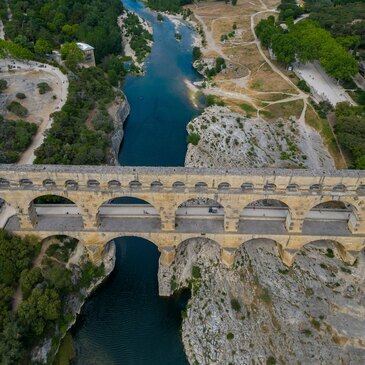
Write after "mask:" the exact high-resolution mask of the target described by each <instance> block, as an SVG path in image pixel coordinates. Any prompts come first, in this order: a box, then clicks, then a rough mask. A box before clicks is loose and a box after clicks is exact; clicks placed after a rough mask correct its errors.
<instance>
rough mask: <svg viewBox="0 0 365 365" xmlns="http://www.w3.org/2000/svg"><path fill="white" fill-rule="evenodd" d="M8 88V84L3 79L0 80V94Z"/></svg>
mask: <svg viewBox="0 0 365 365" xmlns="http://www.w3.org/2000/svg"><path fill="white" fill-rule="evenodd" d="M7 87H8V82H7V81H6V80H4V79H1V80H0V92H2V91H4V90H5V89H6V88H7Z"/></svg>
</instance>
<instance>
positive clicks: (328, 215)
mask: <svg viewBox="0 0 365 365" xmlns="http://www.w3.org/2000/svg"><path fill="white" fill-rule="evenodd" d="M358 224H359V220H358V211H357V208H356V207H355V206H354V205H352V204H350V203H347V202H344V201H339V200H329V201H325V202H322V203H320V204H317V205H315V206H314V207H312V208H311V209H310V211H309V212H307V214H306V215H305V218H304V222H303V233H307V234H312V233H318V232H323V234H329V235H343V234H345V235H346V234H347V233H348V230H350V231H356V230H357V227H358Z"/></svg>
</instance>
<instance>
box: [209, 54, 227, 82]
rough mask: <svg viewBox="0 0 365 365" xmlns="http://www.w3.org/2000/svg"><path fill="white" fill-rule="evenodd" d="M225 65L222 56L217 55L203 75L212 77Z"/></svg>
mask: <svg viewBox="0 0 365 365" xmlns="http://www.w3.org/2000/svg"><path fill="white" fill-rule="evenodd" d="M226 67H227V66H226V61H225V60H224V58H222V57H218V58H216V60H215V65H214V67H212V68H206V70H205V76H207V77H208V78H209V77H213V76H215V75H217V74H219V73H220V72H221V71H222V70H223V69H225V68H226Z"/></svg>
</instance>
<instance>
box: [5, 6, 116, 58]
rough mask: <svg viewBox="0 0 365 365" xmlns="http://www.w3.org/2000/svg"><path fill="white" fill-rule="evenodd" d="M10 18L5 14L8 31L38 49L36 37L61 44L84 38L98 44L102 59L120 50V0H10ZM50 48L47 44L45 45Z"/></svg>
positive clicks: (14, 38) (24, 44)
mask: <svg viewBox="0 0 365 365" xmlns="http://www.w3.org/2000/svg"><path fill="white" fill-rule="evenodd" d="M9 6H10V8H11V10H12V13H13V19H12V21H11V22H9V21H6V18H4V11H3V12H2V13H1V14H2V19H3V21H4V23H5V33H6V35H7V37H8V38H10V39H11V40H12V41H14V42H15V43H16V44H19V45H20V46H22V47H24V48H26V49H29V50H30V51H32V52H36V49H35V45H36V43H37V41H40V40H42V42H43V44H45V42H46V44H49V48H50V49H52V48H59V46H60V45H61V44H63V43H65V42H71V41H76V40H78V41H83V42H86V43H90V44H91V45H92V46H93V47H94V48H95V56H96V61H97V62H98V63H99V62H101V61H102V59H103V58H104V57H106V56H107V55H110V54H119V53H120V52H121V36H120V30H119V27H118V25H117V17H118V16H119V15H120V14H121V13H122V10H123V5H122V3H121V1H120V0H78V1H76V0H28V1H19V0H9ZM46 48H47V47H46Z"/></svg>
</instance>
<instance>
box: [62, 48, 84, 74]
mask: <svg viewBox="0 0 365 365" xmlns="http://www.w3.org/2000/svg"><path fill="white" fill-rule="evenodd" d="M61 57H62V59H63V60H65V64H66V66H67V67H68V68H70V69H75V68H76V66H77V65H78V63H79V62H81V61H82V60H83V59H84V55H83V53H82V51H81V49H80V48H79V47H78V46H77V44H76V43H74V42H66V43H64V44H63V45H62V47H61Z"/></svg>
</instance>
